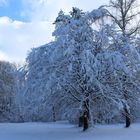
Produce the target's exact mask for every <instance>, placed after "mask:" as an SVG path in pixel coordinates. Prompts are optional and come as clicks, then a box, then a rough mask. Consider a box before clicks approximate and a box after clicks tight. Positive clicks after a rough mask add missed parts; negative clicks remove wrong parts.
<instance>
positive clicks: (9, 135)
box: [0, 122, 140, 140]
mask: <svg viewBox="0 0 140 140" xmlns="http://www.w3.org/2000/svg"><path fill="white" fill-rule="evenodd" d="M0 139H1V140H140V124H132V125H131V127H130V128H124V127H123V125H97V126H95V127H94V128H92V129H89V130H88V131H86V132H83V131H82V129H81V128H78V127H77V126H75V125H71V124H68V123H66V122H65V123H64V122H56V123H17V124H15V123H1V124H0Z"/></svg>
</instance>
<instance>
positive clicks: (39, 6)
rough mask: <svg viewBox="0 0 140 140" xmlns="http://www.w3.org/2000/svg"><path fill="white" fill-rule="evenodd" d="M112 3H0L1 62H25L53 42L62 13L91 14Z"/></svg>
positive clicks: (77, 0) (55, 0)
mask: <svg viewBox="0 0 140 140" xmlns="http://www.w3.org/2000/svg"><path fill="white" fill-rule="evenodd" d="M108 1H109V0H0V60H8V61H16V62H21V61H24V60H25V58H26V56H27V54H28V52H29V50H30V49H31V48H33V47H37V46H40V45H42V44H45V43H47V42H49V41H51V40H53V38H52V36H51V34H52V32H53V30H54V27H53V25H52V23H53V21H54V20H55V17H56V16H57V13H58V12H59V10H60V9H62V10H63V11H64V12H66V13H68V12H69V11H70V10H71V8H72V7H78V8H80V9H83V10H84V11H91V10H93V9H95V8H98V7H99V6H100V5H102V4H105V3H108Z"/></svg>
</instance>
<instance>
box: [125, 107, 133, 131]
mask: <svg viewBox="0 0 140 140" xmlns="http://www.w3.org/2000/svg"><path fill="white" fill-rule="evenodd" d="M124 111H125V127H126V128H128V127H129V126H130V124H131V119H130V113H129V111H128V109H127V108H126V107H125V108H124Z"/></svg>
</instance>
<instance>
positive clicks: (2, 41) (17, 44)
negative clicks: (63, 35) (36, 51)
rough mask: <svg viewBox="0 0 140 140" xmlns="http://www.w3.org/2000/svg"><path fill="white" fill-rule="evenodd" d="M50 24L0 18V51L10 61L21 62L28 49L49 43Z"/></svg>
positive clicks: (51, 28) (51, 29)
mask: <svg viewBox="0 0 140 140" xmlns="http://www.w3.org/2000/svg"><path fill="white" fill-rule="evenodd" d="M52 31H53V27H52V24H51V23H49V22H46V21H38V22H28V23H27V22H20V21H12V20H11V19H10V18H8V17H0V50H1V51H2V52H5V56H6V55H7V56H8V58H10V61H22V60H23V59H24V58H25V57H26V56H27V51H28V50H30V48H33V47H37V46H40V45H42V44H45V43H47V42H49V41H50V40H51V39H52V37H51V34H52Z"/></svg>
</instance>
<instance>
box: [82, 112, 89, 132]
mask: <svg viewBox="0 0 140 140" xmlns="http://www.w3.org/2000/svg"><path fill="white" fill-rule="evenodd" d="M88 126H89V125H88V114H87V112H84V115H83V131H85V130H87V129H88Z"/></svg>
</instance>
